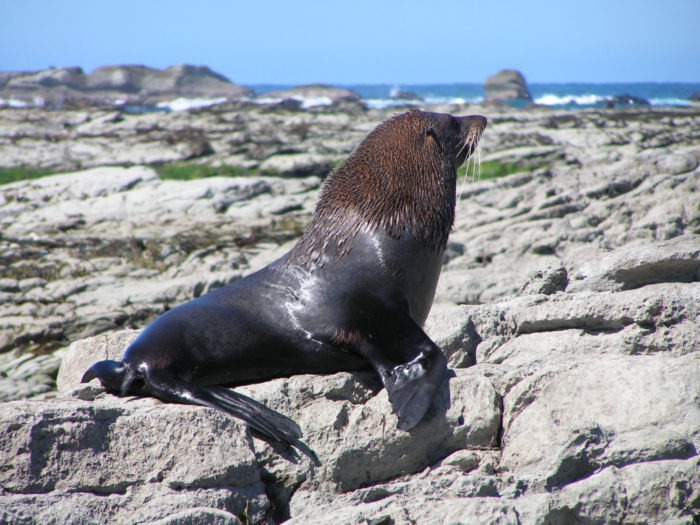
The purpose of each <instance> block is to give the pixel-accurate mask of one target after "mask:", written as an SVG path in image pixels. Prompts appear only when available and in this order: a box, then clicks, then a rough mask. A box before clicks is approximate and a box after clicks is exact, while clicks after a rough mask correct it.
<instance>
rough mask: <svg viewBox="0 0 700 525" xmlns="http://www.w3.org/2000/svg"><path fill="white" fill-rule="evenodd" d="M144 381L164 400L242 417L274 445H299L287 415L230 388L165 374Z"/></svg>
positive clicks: (294, 426)
mask: <svg viewBox="0 0 700 525" xmlns="http://www.w3.org/2000/svg"><path fill="white" fill-rule="evenodd" d="M144 382H145V384H146V388H147V389H148V390H149V391H150V392H151V394H152V395H154V396H155V397H157V398H159V399H162V400H164V401H175V402H177V403H187V404H195V405H203V406H207V407H210V408H215V409H217V410H220V411H221V412H225V413H226V414H229V415H231V416H234V417H237V418H240V419H242V420H243V421H245V422H246V423H248V426H250V428H251V430H252V431H253V433H254V434H255V435H256V436H257V437H260V438H261V439H263V440H265V441H267V442H269V443H270V444H271V445H273V446H280V447H282V448H288V447H289V446H290V445H294V446H298V444H299V438H301V437H302V433H301V429H300V428H299V425H297V424H296V423H295V422H294V421H292V420H291V419H289V418H288V417H287V416H284V415H282V414H280V413H279V412H275V411H274V410H272V409H270V408H267V407H266V406H265V405H263V404H262V403H258V402H257V401H255V400H254V399H251V398H249V397H247V396H244V395H243V394H239V393H238V392H234V391H233V390H230V389H228V388H224V387H219V386H213V387H204V386H199V385H192V384H189V383H185V382H183V381H180V380H178V379H176V378H174V377H172V376H170V375H169V374H163V373H160V374H156V373H150V374H147V375H146V377H144Z"/></svg>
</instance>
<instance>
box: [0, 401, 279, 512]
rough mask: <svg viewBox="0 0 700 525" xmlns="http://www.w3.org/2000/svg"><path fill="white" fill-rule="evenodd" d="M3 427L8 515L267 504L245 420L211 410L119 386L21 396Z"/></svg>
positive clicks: (255, 508)
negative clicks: (80, 395) (122, 391)
mask: <svg viewBox="0 0 700 525" xmlns="http://www.w3.org/2000/svg"><path fill="white" fill-rule="evenodd" d="M0 428H1V430H0V436H2V437H0V456H2V460H1V461H0V463H2V465H3V468H2V471H1V472H0V485H2V487H3V488H4V491H3V494H2V495H0V517H2V518H3V521H5V522H10V523H16V522H21V521H22V520H24V519H32V518H33V517H40V516H42V515H43V516H45V517H46V518H47V522H56V521H55V520H58V519H59V518H61V517H62V519H64V522H66V523H68V522H70V523H93V522H100V523H106V522H110V523H132V522H134V521H139V522H143V521H156V520H160V519H166V518H168V516H171V515H173V514H177V513H179V512H182V511H184V510H186V509H189V508H192V507H216V508H218V509H219V510H220V511H222V512H225V513H227V514H229V515H230V516H231V517H232V518H234V517H237V516H242V515H243V513H244V512H248V515H249V516H254V517H255V519H256V520H257V519H262V517H263V516H264V514H265V513H266V512H267V510H268V507H269V502H268V499H267V497H266V496H265V491H264V485H263V483H262V482H261V479H260V473H259V470H258V468H257V464H256V460H255V455H254V452H253V449H252V441H251V438H250V434H249V433H248V432H247V430H246V427H245V425H243V424H241V423H240V422H238V421H235V420H233V419H232V418H228V417H225V416H223V415H222V414H219V413H217V412H215V411H213V410H209V409H202V408H201V407H186V406H175V405H168V404H163V403H160V402H159V401H155V400H153V399H143V400H137V399H133V398H132V399H131V400H120V399H118V398H115V397H113V396H102V397H99V398H98V399H96V400H94V401H80V400H78V399H66V398H63V399H55V400H49V401H15V402H11V403H5V404H4V405H3V407H2V411H0ZM56 509H59V510H56ZM246 509H247V510H246ZM36 519H38V518H36ZM39 521H41V520H39Z"/></svg>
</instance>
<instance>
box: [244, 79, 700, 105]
mask: <svg viewBox="0 0 700 525" xmlns="http://www.w3.org/2000/svg"><path fill="white" fill-rule="evenodd" d="M247 87H249V88H251V89H252V90H253V91H255V93H256V95H264V94H265V93H268V92H271V91H278V90H285V89H290V88H292V87H293V86H291V85H271V84H261V85H249V86H247ZM338 87H341V88H346V89H351V90H353V91H355V92H356V93H358V94H359V95H360V96H361V97H362V99H363V101H364V102H365V103H366V104H367V105H368V106H369V107H373V108H384V107H390V106H394V105H400V104H405V102H406V101H405V100H404V101H399V100H396V99H393V98H392V97H391V94H392V93H397V92H400V91H406V92H410V93H414V94H416V95H418V96H419V97H420V98H421V99H423V101H424V102H425V103H428V104H443V103H470V102H473V103H479V102H483V100H484V88H483V84H457V83H456V84H400V85H399V84H356V85H338ZM528 87H529V89H530V94H531V95H532V98H533V99H534V101H535V103H537V104H541V105H545V106H551V107H554V108H565V109H582V108H591V107H600V108H602V107H605V104H606V100H608V99H610V98H612V97H616V96H620V95H632V96H634V97H639V98H642V99H644V100H647V101H648V102H649V103H650V105H652V106H690V105H691V102H690V100H689V98H690V96H691V95H692V94H693V93H697V92H700V83H692V84H686V83H676V82H638V83H620V84H615V83H610V84H590V83H566V84H544V83H543V84H539V83H530V84H528Z"/></svg>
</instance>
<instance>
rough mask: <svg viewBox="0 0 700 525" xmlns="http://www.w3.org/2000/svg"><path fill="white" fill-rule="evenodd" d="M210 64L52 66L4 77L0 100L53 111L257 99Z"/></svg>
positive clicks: (0, 76)
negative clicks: (184, 99) (91, 68)
mask: <svg viewBox="0 0 700 525" xmlns="http://www.w3.org/2000/svg"><path fill="white" fill-rule="evenodd" d="M251 95H252V91H251V90H250V89H248V88H245V87H242V86H238V85H236V84H234V83H232V82H231V81H230V80H229V79H227V78H226V77H225V76H223V75H221V74H219V73H216V72H214V71H212V70H211V69H209V68H208V67H206V66H193V65H178V66H171V67H168V68H166V69H164V70H159V69H154V68H150V67H147V66H141V65H118V66H104V67H99V68H97V69H95V70H94V71H93V72H92V73H90V74H85V72H84V71H83V70H82V68H79V67H65V68H50V69H46V70H42V71H33V72H4V73H0V99H3V100H4V101H6V104H7V103H8V102H9V101H14V102H15V103H20V104H21V103H24V104H32V105H45V106H48V107H66V106H68V107H70V106H75V105H78V106H80V105H100V104H114V103H116V102H122V103H132V104H145V105H155V104H157V103H158V102H161V101H164V100H169V99H173V98H177V97H200V98H224V99H226V100H235V99H240V98H242V97H246V96H251Z"/></svg>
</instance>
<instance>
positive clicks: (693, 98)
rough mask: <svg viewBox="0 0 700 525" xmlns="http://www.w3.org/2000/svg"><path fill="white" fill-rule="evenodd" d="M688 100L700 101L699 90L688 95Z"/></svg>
mask: <svg viewBox="0 0 700 525" xmlns="http://www.w3.org/2000/svg"><path fill="white" fill-rule="evenodd" d="M688 100H690V101H691V102H700V91H696V92H695V93H693V94H692V95H690V97H688Z"/></svg>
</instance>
